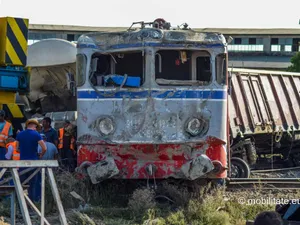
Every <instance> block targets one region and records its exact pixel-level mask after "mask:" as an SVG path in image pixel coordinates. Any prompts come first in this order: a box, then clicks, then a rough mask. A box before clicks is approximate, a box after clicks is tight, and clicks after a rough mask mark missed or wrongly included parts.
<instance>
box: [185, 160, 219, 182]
mask: <svg viewBox="0 0 300 225" xmlns="http://www.w3.org/2000/svg"><path fill="white" fill-rule="evenodd" d="M213 169H214V165H213V164H212V162H211V160H210V159H209V158H208V157H207V156H206V155H200V156H198V157H196V158H194V159H192V160H190V161H188V162H187V163H185V164H184V165H183V166H182V167H181V171H182V173H183V174H184V176H185V177H186V179H189V180H195V179H197V178H200V177H202V176H203V175H205V174H207V173H209V172H210V171H212V170H213Z"/></svg>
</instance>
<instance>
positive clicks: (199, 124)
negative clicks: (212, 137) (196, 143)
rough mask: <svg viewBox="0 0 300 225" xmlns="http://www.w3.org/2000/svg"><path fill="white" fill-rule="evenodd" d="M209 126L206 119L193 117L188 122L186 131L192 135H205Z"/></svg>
mask: <svg viewBox="0 0 300 225" xmlns="http://www.w3.org/2000/svg"><path fill="white" fill-rule="evenodd" d="M208 128H209V125H208V122H207V121H206V120H204V119H198V118H192V119H188V120H187V123H186V128H185V129H186V132H187V133H189V134H190V135H191V136H198V135H204V134H206V133H207V131H208Z"/></svg>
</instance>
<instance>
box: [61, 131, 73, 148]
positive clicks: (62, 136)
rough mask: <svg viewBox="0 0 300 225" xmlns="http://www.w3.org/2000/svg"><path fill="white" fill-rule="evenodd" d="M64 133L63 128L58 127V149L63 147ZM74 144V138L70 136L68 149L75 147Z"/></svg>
mask: <svg viewBox="0 0 300 225" xmlns="http://www.w3.org/2000/svg"><path fill="white" fill-rule="evenodd" d="M64 134H65V130H64V128H60V129H59V136H58V149H62V148H63V142H64ZM74 145H75V138H74V137H73V136H72V137H71V143H70V149H71V150H74V149H75V147H74Z"/></svg>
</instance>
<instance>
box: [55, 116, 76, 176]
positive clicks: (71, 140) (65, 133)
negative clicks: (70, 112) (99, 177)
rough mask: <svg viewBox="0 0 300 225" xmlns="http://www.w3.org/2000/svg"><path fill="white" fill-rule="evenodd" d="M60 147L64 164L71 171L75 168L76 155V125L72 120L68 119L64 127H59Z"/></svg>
mask: <svg viewBox="0 0 300 225" xmlns="http://www.w3.org/2000/svg"><path fill="white" fill-rule="evenodd" d="M58 149H59V152H60V157H61V160H62V164H63V165H64V166H65V167H67V168H68V169H69V171H70V172H73V171H74V170H75V161H74V155H75V153H76V151H75V137H74V127H73V125H72V124H71V123H70V121H68V120H66V121H65V124H64V127H63V128H60V129H59V143H58Z"/></svg>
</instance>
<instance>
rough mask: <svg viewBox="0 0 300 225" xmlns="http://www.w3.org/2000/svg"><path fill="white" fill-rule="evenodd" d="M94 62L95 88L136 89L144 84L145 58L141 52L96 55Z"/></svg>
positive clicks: (92, 80)
mask: <svg viewBox="0 0 300 225" xmlns="http://www.w3.org/2000/svg"><path fill="white" fill-rule="evenodd" d="M93 61H94V62H96V63H95V71H94V72H93V75H92V77H91V82H92V84H93V85H94V86H105V87H128V88H130V87H132V88H134V87H140V86H142V84H143V83H144V80H145V79H144V74H145V73H144V70H145V57H144V55H143V53H142V52H141V51H138V52H137V51H136V52H120V53H111V54H96V55H94V56H93Z"/></svg>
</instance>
